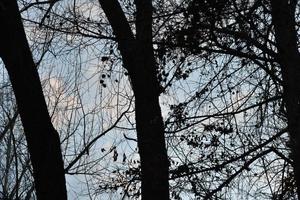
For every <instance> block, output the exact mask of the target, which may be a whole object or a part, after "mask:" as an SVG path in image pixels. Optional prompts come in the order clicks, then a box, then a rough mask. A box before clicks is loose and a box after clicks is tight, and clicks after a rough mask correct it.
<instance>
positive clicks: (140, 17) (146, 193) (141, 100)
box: [99, 0, 169, 200]
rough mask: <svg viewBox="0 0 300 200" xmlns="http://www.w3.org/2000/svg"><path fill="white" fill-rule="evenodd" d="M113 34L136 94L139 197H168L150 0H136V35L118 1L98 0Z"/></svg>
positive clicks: (165, 155) (146, 199) (145, 198)
mask: <svg viewBox="0 0 300 200" xmlns="http://www.w3.org/2000/svg"><path fill="white" fill-rule="evenodd" d="M99 2H100V4H101V7H102V9H103V10H104V12H105V14H106V16H107V18H108V20H109V22H110V24H111V26H112V29H113V31H114V34H115V35H116V38H117V42H118V44H119V49H120V52H121V55H122V58H123V64H124V67H125V68H126V69H127V70H128V73H129V77H130V79H131V83H132V88H133V92H134V95H135V109H136V110H135V115H136V129H137V137H138V148H139V154H140V158H141V176H142V177H141V178H142V199H143V200H148V199H149V200H153V199H158V198H159V199H165V200H167V199H169V183H168V177H169V169H168V168H169V164H168V156H167V150H166V145H165V137H164V125H163V119H162V115H161V109H160V105H159V95H160V91H159V82H158V80H157V77H156V73H157V66H156V62H155V58H154V52H153V46H152V3H151V0H136V1H135V3H136V8H137V19H136V20H137V21H136V37H134V36H133V33H132V31H131V29H130V27H129V24H128V22H127V20H126V18H125V15H124V13H123V11H122V9H121V7H120V5H119V3H118V1H117V0H99Z"/></svg>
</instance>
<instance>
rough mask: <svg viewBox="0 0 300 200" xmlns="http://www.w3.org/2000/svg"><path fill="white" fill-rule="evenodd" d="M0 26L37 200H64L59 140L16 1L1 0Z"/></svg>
mask: <svg viewBox="0 0 300 200" xmlns="http://www.w3.org/2000/svg"><path fill="white" fill-rule="evenodd" d="M0 26H1V31H0V56H1V58H2V60H3V62H4V64H5V67H6V69H7V71H8V74H9V78H10V81H11V83H12V86H13V90H14V93H15V96H16V101H17V105H18V109H19V113H20V117H21V120H22V123H23V127H24V132H25V135H26V140H27V144H28V149H29V153H30V158H31V163H32V166H33V175H34V182H35V188H36V194H37V198H38V199H39V200H48V199H49V200H50V199H51V200H53V199H58V200H65V199H67V193H66V186H65V176H64V166H63V160H62V155H61V149H60V140H59V136H58V133H57V132H56V130H55V129H54V127H53V125H52V123H51V119H50V117H49V113H48V110H47V106H46V103H45V99H44V95H43V91H42V87H41V83H40V79H39V75H38V72H37V68H36V66H35V64H34V62H33V59H32V55H31V51H30V49H29V46H28V42H27V39H26V35H25V32H24V28H23V24H22V21H21V16H20V13H19V10H18V6H17V2H16V1H15V0H0Z"/></svg>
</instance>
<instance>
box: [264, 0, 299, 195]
mask: <svg viewBox="0 0 300 200" xmlns="http://www.w3.org/2000/svg"><path fill="white" fill-rule="evenodd" d="M270 2H271V6H272V18H273V19H272V21H273V25H274V28H275V38H276V43H277V48H278V53H279V56H278V58H279V63H280V65H281V71H282V77H283V89H284V101H285V106H286V109H287V118H288V130H289V134H290V147H291V159H292V160H293V168H294V174H295V180H296V187H297V194H298V197H299V198H300V84H299V78H300V54H299V51H298V47H297V40H298V39H297V32H296V29H295V25H296V23H295V6H296V4H297V0H291V1H289V0H271V1H270Z"/></svg>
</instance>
